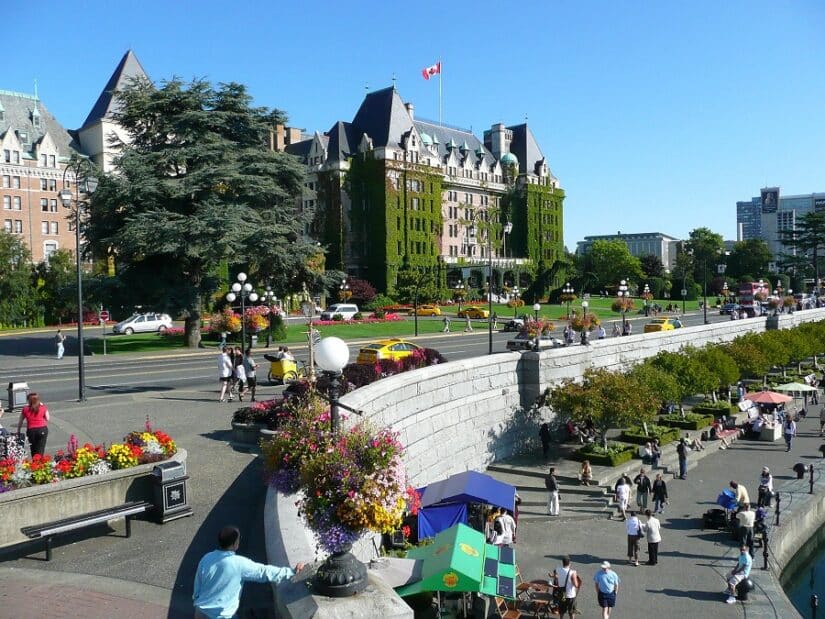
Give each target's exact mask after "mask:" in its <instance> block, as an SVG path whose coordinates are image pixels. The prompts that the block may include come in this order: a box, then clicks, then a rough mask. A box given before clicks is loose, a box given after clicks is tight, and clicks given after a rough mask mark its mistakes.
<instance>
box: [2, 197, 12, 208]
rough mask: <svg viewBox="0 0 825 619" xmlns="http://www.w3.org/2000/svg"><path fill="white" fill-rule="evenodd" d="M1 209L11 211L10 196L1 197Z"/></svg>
mask: <svg viewBox="0 0 825 619" xmlns="http://www.w3.org/2000/svg"><path fill="white" fill-rule="evenodd" d="M3 208H4V209H6V210H7V211H10V210H11V196H3Z"/></svg>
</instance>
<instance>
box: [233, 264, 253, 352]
mask: <svg viewBox="0 0 825 619" xmlns="http://www.w3.org/2000/svg"><path fill="white" fill-rule="evenodd" d="M238 297H240V299H241V348H243V349H244V350H245V349H246V300H247V299H249V301H250V302H251V303H254V302H255V301H257V300H258V294H257V293H256V292H255V291H254V290H253V289H252V284H250V283H249V282H248V281H246V273H238V281H236V282H235V283H234V284H232V292H230V293H228V294H227V295H226V300H227V301H229V302H230V303H233V302H234V301H235V299H237V298H238Z"/></svg>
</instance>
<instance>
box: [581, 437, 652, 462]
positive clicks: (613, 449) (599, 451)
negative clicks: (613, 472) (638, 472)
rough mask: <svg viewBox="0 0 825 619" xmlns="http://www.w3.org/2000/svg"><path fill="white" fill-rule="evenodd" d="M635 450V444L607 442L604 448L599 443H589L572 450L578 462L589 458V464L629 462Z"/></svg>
mask: <svg viewBox="0 0 825 619" xmlns="http://www.w3.org/2000/svg"><path fill="white" fill-rule="evenodd" d="M636 451H637V447H636V446H635V445H628V444H627V443H616V442H609V443H608V444H607V449H606V450H605V449H604V447H602V446H601V445H600V444H597V443H590V444H588V445H585V446H584V447H582V448H581V449H577V450H576V451H575V452H573V458H574V459H575V460H578V461H579V462H581V461H583V460H589V461H590V464H596V465H599V466H619V465H620V464H624V463H625V462H629V461H630V460H631V459H632V458H633V454H635V453H636Z"/></svg>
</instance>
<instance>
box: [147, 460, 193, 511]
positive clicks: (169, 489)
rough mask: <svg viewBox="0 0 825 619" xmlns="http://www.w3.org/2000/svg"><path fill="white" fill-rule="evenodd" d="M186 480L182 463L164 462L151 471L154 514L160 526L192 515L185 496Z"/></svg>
mask: <svg viewBox="0 0 825 619" xmlns="http://www.w3.org/2000/svg"><path fill="white" fill-rule="evenodd" d="M188 479H189V476H188V475H187V474H186V465H185V463H183V462H164V463H163V464H158V465H155V467H154V468H153V469H152V484H153V486H154V492H153V494H154V499H155V514H156V515H157V518H158V522H159V523H160V524H164V523H166V522H169V521H170V520H175V519H177V518H183V517H184V516H191V515H192V508H191V507H189V505H188V503H187V496H186V480H188Z"/></svg>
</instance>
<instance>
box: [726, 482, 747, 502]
mask: <svg viewBox="0 0 825 619" xmlns="http://www.w3.org/2000/svg"><path fill="white" fill-rule="evenodd" d="M729 485H730V487H731V489H732V490H733V491H734V492H735V493H736V502H737V503H739V507H740V509H741V507H742V506H743V505H744V504H745V503H750V502H751V498H750V495H749V494H748V489H747V488H745V484H740V483H739V482H738V481H735V480H731V482H730V484H729Z"/></svg>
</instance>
